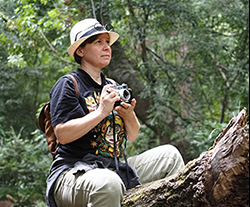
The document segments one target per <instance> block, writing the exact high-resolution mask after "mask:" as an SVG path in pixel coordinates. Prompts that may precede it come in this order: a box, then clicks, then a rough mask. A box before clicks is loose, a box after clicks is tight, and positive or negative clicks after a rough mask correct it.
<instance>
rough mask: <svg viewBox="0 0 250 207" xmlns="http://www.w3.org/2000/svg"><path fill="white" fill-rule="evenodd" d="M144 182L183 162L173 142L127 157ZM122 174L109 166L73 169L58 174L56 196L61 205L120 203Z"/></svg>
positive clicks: (93, 206) (116, 205)
mask: <svg viewBox="0 0 250 207" xmlns="http://www.w3.org/2000/svg"><path fill="white" fill-rule="evenodd" d="M128 163H129V164H130V165H131V166H133V167H134V168H135V169H136V170H137V173H138V175H139V177H140V181H141V183H142V184H144V183H147V182H151V181H154V180H158V179H161V178H164V177H166V176H170V175H174V174H176V173H178V172H179V171H180V169H181V168H182V167H183V166H184V162H183V159H182V156H181V155H180V153H179V151H178V150H177V149H176V148H175V147H174V146H172V145H163V146H159V147H156V148H153V149H151V150H148V151H146V152H144V153H142V154H140V155H137V156H133V157H130V158H128ZM125 190H126V189H125V187H124V185H123V182H122V180H121V179H120V177H119V176H118V175H117V174H116V173H115V172H114V171H112V170H109V169H99V168H97V169H94V170H90V171H88V172H86V173H77V174H76V175H73V173H72V169H69V170H67V171H64V172H63V173H61V175H60V176H59V177H58V179H57V181H56V184H55V188H54V197H55V201H56V204H57V206H58V207H120V206H121V202H122V200H123V195H124V193H125Z"/></svg>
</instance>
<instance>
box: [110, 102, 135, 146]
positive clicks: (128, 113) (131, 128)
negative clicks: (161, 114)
mask: <svg viewBox="0 0 250 207" xmlns="http://www.w3.org/2000/svg"><path fill="white" fill-rule="evenodd" d="M135 105H136V100H135V99H133V100H132V102H131V104H127V103H124V102H122V103H121V106H117V107H116V108H115V110H116V111H117V112H118V114H119V115H120V116H121V117H122V118H123V121H124V125H125V130H126V134H127V136H128V140H129V141H131V142H133V141H134V140H135V139H136V137H137V136H138V132H139V130H140V123H139V121H138V119H137V117H136V115H135V112H134V108H135Z"/></svg>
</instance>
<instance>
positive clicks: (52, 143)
mask: <svg viewBox="0 0 250 207" xmlns="http://www.w3.org/2000/svg"><path fill="white" fill-rule="evenodd" d="M68 76H70V77H71V78H72V80H73V81H74V86H75V91H76V97H77V98H78V99H79V89H78V84H77V81H76V79H75V78H74V76H72V75H68ZM38 120H39V126H40V129H41V130H42V131H43V132H44V133H45V136H46V139H47V143H48V147H49V151H50V153H51V154H52V157H53V158H54V157H55V154H56V151H57V150H58V148H59V147H60V143H59V142H58V140H57V138H56V135H55V132H54V130H53V127H52V122H51V116H50V102H47V103H46V104H45V105H44V106H43V108H42V110H41V112H40V114H39V117H38Z"/></svg>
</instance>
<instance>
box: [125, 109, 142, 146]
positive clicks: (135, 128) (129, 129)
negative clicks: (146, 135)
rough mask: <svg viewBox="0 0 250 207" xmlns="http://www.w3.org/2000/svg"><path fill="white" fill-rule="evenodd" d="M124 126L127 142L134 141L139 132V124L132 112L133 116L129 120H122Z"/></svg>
mask: <svg viewBox="0 0 250 207" xmlns="http://www.w3.org/2000/svg"><path fill="white" fill-rule="evenodd" d="M124 125H125V130H126V134H127V136H128V140H129V141H131V142H133V141H135V139H136V137H137V136H138V132H139V130H140V123H139V121H138V119H137V117H136V115H135V112H133V115H132V116H131V117H130V118H127V119H124Z"/></svg>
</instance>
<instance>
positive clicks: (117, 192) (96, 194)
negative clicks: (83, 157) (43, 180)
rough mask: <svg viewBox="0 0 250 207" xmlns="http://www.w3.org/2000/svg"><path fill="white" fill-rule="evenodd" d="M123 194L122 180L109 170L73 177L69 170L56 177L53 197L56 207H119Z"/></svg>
mask: <svg viewBox="0 0 250 207" xmlns="http://www.w3.org/2000/svg"><path fill="white" fill-rule="evenodd" d="M124 192H125V187H124V185H123V182H122V180H121V179H120V177H119V176H118V175H117V174H116V173H115V172H113V171H111V170H108V169H94V170H90V171H88V172H86V173H77V174H76V175H73V173H72V170H71V169H70V170H67V171H65V172H63V173H62V174H61V175H60V176H59V177H58V179H57V181H56V184H55V188H54V197H55V201H56V204H57V206H58V207H69V206H70V207H111V206H112V207H120V206H121V202H122V199H123V195H124Z"/></svg>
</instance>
